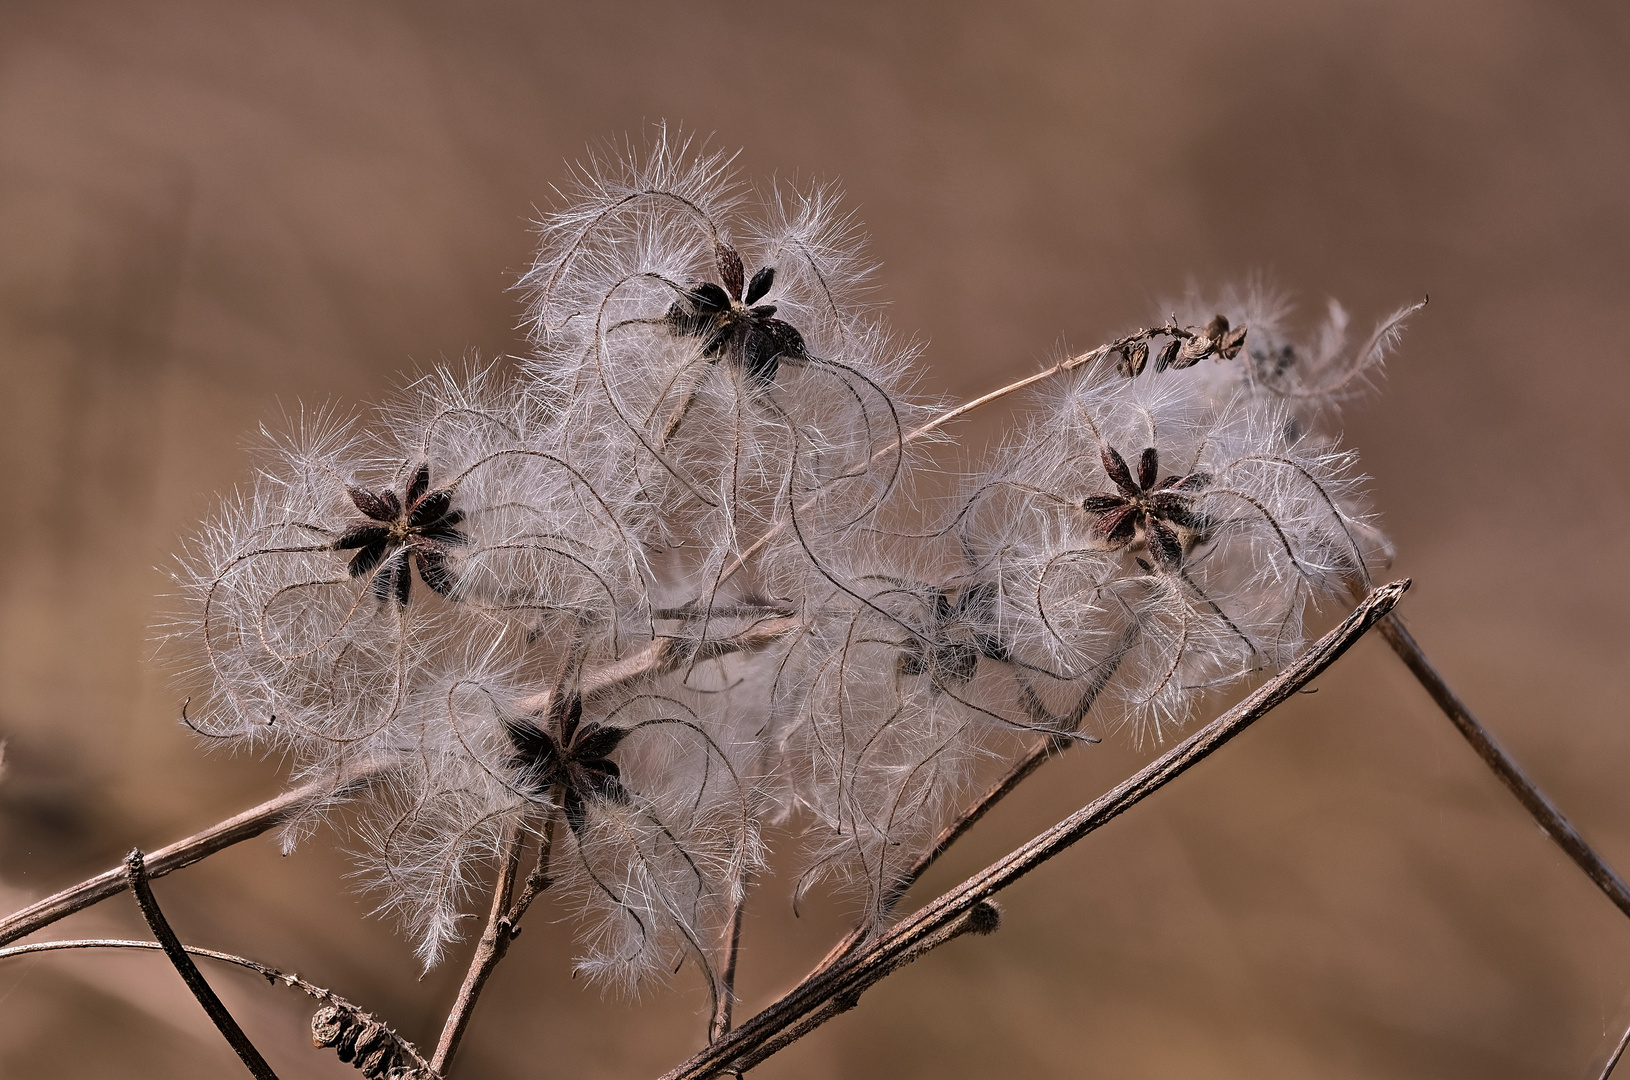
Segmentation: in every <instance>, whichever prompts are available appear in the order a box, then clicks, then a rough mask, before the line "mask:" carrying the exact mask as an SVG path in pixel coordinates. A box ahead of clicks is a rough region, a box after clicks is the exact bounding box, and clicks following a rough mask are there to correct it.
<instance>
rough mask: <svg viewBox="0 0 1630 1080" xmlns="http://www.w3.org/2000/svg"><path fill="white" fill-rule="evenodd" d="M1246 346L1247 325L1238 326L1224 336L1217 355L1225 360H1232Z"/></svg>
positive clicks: (1218, 345) (1219, 343)
mask: <svg viewBox="0 0 1630 1080" xmlns="http://www.w3.org/2000/svg"><path fill="white" fill-rule="evenodd" d="M1244 347H1245V327H1243V326H1240V327H1236V328H1235V329H1233V330H1230V331H1228V332H1227V333H1225V334H1224V335H1223V336H1222V340H1221V341H1220V342H1218V344H1217V355H1218V356H1220V357H1222V358H1223V359H1224V360H1232V359H1234V357H1236V356H1238V355H1239V351H1240V350H1241V349H1243V348H1244Z"/></svg>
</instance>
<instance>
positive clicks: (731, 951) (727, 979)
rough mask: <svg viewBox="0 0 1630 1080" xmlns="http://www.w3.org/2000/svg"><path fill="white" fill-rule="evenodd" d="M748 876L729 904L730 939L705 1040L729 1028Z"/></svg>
mask: <svg viewBox="0 0 1630 1080" xmlns="http://www.w3.org/2000/svg"><path fill="white" fill-rule="evenodd" d="M751 885H752V881H751V879H750V878H749V879H748V880H744V881H743V882H742V883H741V890H742V891H741V895H740V896H738V897H737V898H736V902H735V903H734V904H732V905H731V906H730V940H729V941H727V942H726V943H725V955H724V971H723V972H722V973H721V974H720V976H719V1000H718V1001H717V1002H715V1003H714V1006H713V1017H712V1019H711V1020H709V1021H708V1026H707V1041H708V1042H714V1041H716V1040H717V1039H718V1038H719V1037H720V1036H722V1035H723V1034H724V1033H725V1032H727V1031H729V1030H730V1018H731V1016H730V1014H731V1011H732V1010H733V1009H734V1007H735V1004H736V958H737V957H738V956H739V955H740V953H741V916H742V910H743V909H744V908H746V906H747V890H748V889H749V888H750V887H751Z"/></svg>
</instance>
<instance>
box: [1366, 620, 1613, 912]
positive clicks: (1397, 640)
mask: <svg viewBox="0 0 1630 1080" xmlns="http://www.w3.org/2000/svg"><path fill="white" fill-rule="evenodd" d="M1381 636H1382V637H1384V638H1386V639H1387V644H1389V645H1391V646H1392V651H1393V652H1395V653H1397V654H1398V656H1399V658H1400V659H1402V660H1403V662H1404V663H1405V664H1406V665H1408V667H1409V670H1410V671H1411V672H1412V673H1413V674H1414V676H1415V678H1416V680H1417V681H1419V682H1420V684H1421V686H1423V687H1425V689H1426V692H1427V693H1428V694H1430V695H1432V700H1433V701H1435V702H1436V703H1437V706H1438V708H1440V709H1442V710H1443V714H1444V715H1445V716H1447V717H1448V718H1449V720H1450V722H1451V723H1453V724H1454V726H1455V728H1456V729H1457V730H1458V731H1459V732H1460V734H1461V735H1463V736H1465V739H1466V741H1467V742H1469V743H1471V745H1472V749H1473V750H1475V751H1477V756H1478V757H1480V758H1482V759H1483V764H1485V765H1487V766H1488V767H1489V768H1490V769H1491V770H1493V772H1494V775H1495V776H1498V777H1499V778H1500V782H1501V783H1503V784H1505V786H1506V787H1507V788H1508V789H1509V790H1510V791H1511V794H1513V795H1515V796H1516V797H1517V801H1518V802H1520V803H1522V806H1523V809H1524V810H1527V811H1528V814H1529V816H1530V817H1532V818H1533V819H1534V820H1535V821H1537V822H1539V827H1540V828H1542V829H1544V830H1545V832H1546V834H1547V835H1548V836H1550V838H1551V839H1552V840H1555V841H1556V843H1557V846H1558V847H1560V848H1561V849H1562V850H1563V851H1565V852H1567V854H1568V858H1570V859H1572V860H1573V861H1574V862H1575V863H1576V864H1577V865H1578V867H1579V869H1581V870H1583V871H1584V872H1585V875H1586V876H1587V877H1589V878H1590V880H1592V881H1594V882H1595V883H1596V886H1597V888H1599V889H1601V890H1602V891H1603V892H1604V893H1606V894H1607V898H1608V899H1609V900H1611V901H1613V905H1614V906H1615V907H1617V908H1618V909H1619V910H1620V911H1622V912H1624V913H1625V914H1626V915H1630V888H1626V887H1625V884H1624V880H1623V879H1622V878H1620V877H1619V875H1618V874H1616V873H1614V871H1613V868H1612V867H1611V866H1609V865H1607V863H1606V861H1605V860H1603V859H1602V857H1601V856H1600V855H1598V854H1596V852H1595V850H1594V849H1593V848H1592V847H1591V846H1590V845H1589V844H1587V843H1586V842H1585V838H1584V837H1582V836H1580V835H1579V833H1578V831H1577V830H1575V829H1574V827H1573V826H1572V825H1571V824H1569V823H1568V819H1567V818H1565V817H1563V816H1562V812H1561V811H1560V810H1558V809H1557V808H1556V807H1554V806H1552V805H1551V800H1549V799H1547V798H1546V797H1545V794H1544V793H1543V792H1541V791H1540V790H1539V788H1537V787H1535V786H1534V782H1533V781H1532V780H1530V779H1528V777H1527V776H1526V775H1524V773H1523V771H1522V769H1521V767H1519V766H1518V765H1517V763H1516V762H1515V761H1513V760H1512V758H1511V755H1509V754H1507V753H1506V752H1505V750H1504V749H1502V748H1501V746H1500V744H1499V743H1498V742H1496V741H1495V739H1494V736H1493V735H1492V734H1491V733H1490V732H1489V730H1488V728H1486V727H1484V726H1483V725H1482V724H1480V723H1478V721H1477V717H1475V716H1473V715H1472V714H1471V710H1470V709H1468V708H1466V703H1465V702H1463V701H1461V700H1460V698H1459V696H1458V695H1456V694H1455V692H1454V691H1453V690H1451V689H1450V688H1449V684H1448V683H1446V682H1444V681H1443V676H1441V675H1439V674H1438V672H1437V669H1436V668H1434V667H1433V666H1432V664H1431V661H1429V660H1427V658H1426V654H1425V653H1424V652H1422V651H1421V647H1420V645H1418V644H1416V642H1415V639H1414V637H1412V636H1411V635H1410V633H1409V631H1408V630H1407V629H1405V628H1404V624H1403V622H1402V621H1400V620H1399V619H1398V618H1397V617H1395V616H1390V615H1389V616H1388V617H1387V618H1386V619H1385V620H1383V621H1382V623H1381Z"/></svg>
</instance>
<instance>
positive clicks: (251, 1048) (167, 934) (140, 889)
mask: <svg viewBox="0 0 1630 1080" xmlns="http://www.w3.org/2000/svg"><path fill="white" fill-rule="evenodd" d="M125 872H126V873H127V874H128V875H129V877H130V889H131V891H132V892H134V893H135V894H136V903H137V905H138V906H139V907H140V908H141V913H142V918H144V919H146V920H147V925H148V928H149V929H151V930H152V931H153V936H154V937H155V938H157V939H158V944H159V946H160V947H161V948H163V950H164V955H166V956H168V957H169V958H170V963H171V964H172V965H174V966H175V970H176V973H177V974H179V975H180V976H181V981H182V982H184V983H186V984H187V989H188V990H191V991H192V996H193V997H195V998H197V999H198V1004H199V1005H201V1006H202V1007H203V1009H204V1012H205V1013H206V1014H207V1015H208V1016H209V1018H210V1021H211V1022H213V1023H214V1025H215V1027H216V1030H218V1031H219V1032H220V1033H221V1036H222V1037H223V1038H225V1039H226V1041H227V1044H228V1045H230V1046H231V1047H232V1050H233V1052H234V1053H235V1054H237V1055H238V1058H239V1059H240V1060H241V1061H242V1062H243V1064H244V1067H245V1068H247V1069H248V1070H249V1075H251V1076H253V1077H254V1078H255V1080H277V1073H275V1072H273V1071H272V1067H271V1066H270V1065H268V1064H266V1059H265V1058H264V1057H262V1056H261V1054H260V1051H259V1050H257V1049H255V1044H254V1043H252V1042H250V1041H249V1036H247V1035H245V1034H244V1033H243V1028H241V1027H239V1026H238V1022H237V1021H236V1020H234V1019H233V1018H232V1014H231V1013H230V1012H228V1011H227V1008H226V1006H225V1005H223V1004H221V999H220V998H219V997H217V996H216V994H215V991H214V990H213V989H211V988H210V985H209V983H208V982H207V981H206V980H205V979H204V976H203V973H202V972H200V971H199V970H198V965H197V964H195V963H193V962H192V957H191V956H188V955H187V950H186V949H185V948H184V947H183V946H182V944H181V940H180V939H179V938H177V937H176V936H175V931H174V930H172V929H170V922H169V920H168V919H166V918H165V917H164V912H163V911H161V910H160V909H159V906H158V899H157V897H155V896H154V895H153V889H152V887H151V886H149V885H148V884H147V867H146V865H145V864H144V860H143V858H142V853H141V849H140V848H137V849H135V850H133V851H131V853H130V854H129V855H126V856H125Z"/></svg>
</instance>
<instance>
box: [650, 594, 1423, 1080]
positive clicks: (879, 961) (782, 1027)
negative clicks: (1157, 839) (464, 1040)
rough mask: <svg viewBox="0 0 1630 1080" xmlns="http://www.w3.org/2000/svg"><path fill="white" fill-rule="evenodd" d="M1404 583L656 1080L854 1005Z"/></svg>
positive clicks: (704, 1070)
mask: <svg viewBox="0 0 1630 1080" xmlns="http://www.w3.org/2000/svg"><path fill="white" fill-rule="evenodd" d="M1408 587H1409V582H1408V581H1407V580H1404V581H1395V582H1393V583H1391V584H1390V585H1383V586H1381V587H1380V588H1378V589H1376V590H1375V591H1374V592H1372V593H1371V594H1370V595H1369V596H1368V597H1366V598H1365V599H1364V601H1363V602H1362V603H1360V604H1359V605H1358V606H1357V607H1356V608H1355V609H1354V610H1353V612H1352V614H1350V615H1348V617H1347V618H1346V619H1345V620H1344V621H1343V622H1342V624H1341V625H1340V626H1338V627H1336V628H1335V629H1334V630H1332V631H1330V632H1329V633H1328V634H1326V635H1324V637H1322V638H1320V639H1319V640H1318V641H1316V642H1314V644H1313V645H1312V646H1311V647H1310V648H1309V649H1308V650H1307V651H1306V652H1304V653H1303V654H1302V656H1301V657H1300V658H1299V659H1298V660H1297V661H1296V662H1295V663H1294V664H1292V665H1291V666H1290V667H1288V668H1286V669H1285V670H1284V671H1282V672H1280V673H1279V674H1278V675H1276V676H1274V677H1273V678H1272V679H1269V680H1268V681H1267V682H1266V683H1264V684H1263V685H1262V686H1260V687H1259V688H1258V689H1257V690H1256V691H1255V692H1254V693H1252V694H1251V695H1250V696H1249V697H1247V698H1246V699H1245V700H1244V701H1242V702H1240V703H1239V704H1238V705H1236V706H1234V707H1233V708H1232V709H1230V710H1228V711H1227V712H1226V713H1224V714H1223V715H1222V716H1220V717H1218V718H1217V719H1216V720H1214V721H1212V722H1211V723H1210V724H1208V725H1207V726H1206V727H1204V728H1202V729H1201V730H1200V731H1197V732H1196V733H1195V734H1193V735H1191V736H1190V737H1189V738H1187V739H1185V740H1183V742H1181V743H1179V744H1178V745H1176V746H1174V747H1172V749H1171V750H1169V751H1167V752H1166V753H1165V754H1162V755H1161V756H1160V757H1159V758H1157V759H1155V760H1154V761H1153V762H1151V763H1150V764H1149V765H1147V766H1145V767H1144V768H1143V769H1141V770H1139V771H1138V772H1137V773H1136V774H1135V775H1133V776H1132V777H1130V778H1129V779H1127V780H1125V781H1123V782H1122V783H1121V784H1119V785H1118V786H1117V787H1115V788H1114V789H1113V790H1112V791H1109V792H1108V793H1106V794H1104V795H1103V796H1100V797H1099V798H1098V799H1095V800H1094V801H1093V802H1091V803H1089V804H1088V805H1087V806H1085V807H1082V808H1081V809H1080V810H1078V811H1076V812H1075V813H1074V814H1071V815H1070V816H1069V817H1067V818H1065V819H1064V820H1063V821H1061V822H1059V823H1058V824H1056V825H1054V826H1053V827H1052V828H1050V829H1048V830H1046V831H1045V832H1043V833H1041V834H1040V835H1039V836H1037V837H1035V838H1034V839H1033V840H1031V841H1030V842H1029V843H1027V844H1025V845H1023V846H1022V847H1020V848H1018V849H1017V850H1015V851H1014V852H1012V853H1011V854H1009V855H1007V856H1005V857H1003V858H1002V859H999V860H998V861H996V862H995V863H992V864H991V865H990V866H988V867H986V868H985V869H984V870H982V871H980V872H979V873H977V874H975V875H974V876H973V877H971V878H969V879H968V880H967V881H964V882H963V883H962V884H961V885H958V886H957V887H956V888H954V889H952V890H951V891H950V892H947V893H945V894H944V895H942V896H940V897H939V898H938V899H936V900H934V901H932V902H931V903H929V904H928V905H926V906H925V907H923V908H922V909H921V910H919V911H918V912H916V913H915V914H914V915H911V916H910V917H908V918H907V919H905V920H904V921H902V922H901V923H900V924H899V925H898V926H896V927H895V928H894V929H893V930H891V931H890V932H889V933H887V934H885V935H883V936H882V937H881V938H879V939H878V940H877V941H875V942H873V943H872V944H871V945H869V946H867V947H866V948H865V949H863V950H861V951H859V952H857V953H855V954H854V955H852V956H850V957H848V958H846V959H844V960H842V961H840V962H838V963H836V964H834V965H833V966H831V967H830V968H828V969H826V970H825V971H822V972H820V973H819V974H816V975H813V976H811V977H810V978H808V979H806V980H805V981H804V982H802V983H800V984H799V985H798V986H796V987H794V988H793V989H792V990H791V991H789V992H788V993H787V994H786V995H785V996H783V997H782V998H781V999H780V1000H779V1001H776V1002H775V1003H773V1004H772V1005H770V1006H769V1007H767V1008H766V1009H764V1010H763V1011H762V1012H760V1013H759V1014H758V1015H757V1016H754V1017H753V1018H752V1019H751V1020H748V1021H747V1022H746V1023H744V1024H742V1025H741V1026H740V1027H738V1028H737V1029H736V1030H735V1031H733V1032H731V1033H729V1034H728V1035H726V1036H724V1037H723V1038H721V1039H720V1040H718V1042H716V1043H713V1044H711V1045H709V1046H708V1047H706V1048H705V1049H703V1050H702V1051H701V1052H700V1053H698V1054H696V1055H695V1056H694V1057H692V1058H691V1059H690V1060H689V1061H687V1062H685V1063H684V1064H683V1065H681V1066H679V1067H678V1068H676V1069H674V1070H673V1071H671V1072H669V1073H667V1074H666V1075H665V1076H664V1077H663V1078H662V1080H703V1078H705V1077H711V1076H717V1075H719V1074H720V1073H721V1072H726V1071H730V1070H739V1069H741V1068H745V1067H746V1064H747V1063H750V1062H757V1061H760V1060H763V1056H764V1053H763V1052H764V1051H766V1048H767V1047H768V1046H770V1045H771V1044H772V1043H775V1044H777V1048H778V1049H779V1048H780V1047H781V1046H785V1045H790V1043H791V1042H792V1041H793V1040H794V1039H795V1038H797V1037H800V1036H801V1035H803V1034H806V1033H807V1032H808V1031H812V1030H814V1029H815V1028H816V1027H818V1026H819V1025H820V1023H822V1022H824V1020H825V1019H830V1018H831V1017H832V1016H836V1015H838V1013H840V1012H843V1011H845V1010H846V1009H848V1008H851V1007H853V1004H854V1000H855V999H857V998H858V997H859V995H860V993H861V992H862V991H864V990H865V989H866V988H867V987H869V986H871V985H872V984H873V983H875V982H876V981H877V980H878V979H880V978H882V977H883V976H885V975H887V974H888V973H889V972H891V971H893V970H895V969H896V968H898V966H899V965H900V964H901V963H904V962H906V961H908V960H910V959H914V958H916V957H917V956H920V955H922V953H923V952H924V951H926V950H927V949H928V948H932V947H933V946H934V945H935V944H938V943H939V942H940V941H942V940H946V939H944V938H943V937H941V936H940V935H943V934H944V933H945V932H946V931H948V930H950V929H951V928H953V927H954V926H956V925H957V923H958V921H959V920H961V919H964V918H966V917H968V915H969V913H970V912H972V911H973V910H974V909H975V908H976V907H977V906H978V905H980V904H982V903H986V902H988V901H989V900H990V898H991V897H992V896H994V895H995V894H996V893H997V892H999V891H1001V890H1002V889H1004V888H1006V887H1007V886H1009V885H1011V884H1013V882H1015V881H1017V880H1019V879H1020V878H1021V877H1023V876H1024V875H1025V874H1028V873H1029V872H1030V871H1032V870H1034V869H1035V868H1036V867H1038V866H1040V865H1041V864H1042V863H1044V862H1046V861H1047V860H1048V859H1051V858H1052V857H1053V856H1055V855H1057V854H1058V853H1059V852H1061V851H1063V850H1065V849H1066V848H1068V847H1069V846H1070V845H1072V844H1074V843H1076V842H1077V841H1078V840H1080V839H1081V838H1083V837H1085V836H1087V835H1088V834H1089V833H1091V832H1093V831H1095V830H1096V829H1098V828H1099V827H1100V826H1102V825H1104V824H1106V823H1107V822H1109V821H1111V820H1113V819H1114V818H1116V817H1118V816H1119V815H1120V814H1122V813H1124V812H1125V811H1126V810H1128V809H1130V808H1131V807H1132V806H1134V805H1136V804H1137V803H1139V802H1141V801H1142V800H1143V799H1145V798H1147V797H1148V796H1149V795H1152V794H1153V793H1154V792H1156V791H1158V790H1160V789H1161V788H1162V787H1164V786H1165V785H1166V784H1168V783H1170V782H1171V781H1173V780H1175V779H1176V778H1177V777H1178V776H1180V775H1182V774H1183V773H1184V772H1186V771H1187V770H1188V769H1189V768H1190V767H1192V766H1194V765H1196V764H1198V763H1199V762H1200V761H1202V760H1203V759H1205V758H1206V757H1208V756H1210V754H1211V753H1212V752H1214V751H1215V750H1217V749H1219V748H1220V747H1222V746H1223V745H1224V744H1225V743H1227V742H1228V741H1229V740H1230V739H1232V738H1233V737H1234V736H1235V735H1238V734H1239V733H1240V732H1241V731H1244V730H1245V729H1246V728H1247V727H1249V726H1250V725H1251V724H1252V723H1254V722H1255V721H1257V720H1258V719H1260V718H1261V717H1263V716H1265V715H1267V713H1268V712H1270V711H1271V710H1272V709H1273V708H1274V707H1275V706H1277V705H1279V704H1281V703H1282V702H1284V701H1285V700H1286V699H1287V698H1289V697H1290V696H1291V695H1293V694H1295V693H1296V691H1298V690H1300V689H1301V688H1302V687H1303V686H1305V685H1306V684H1307V683H1308V682H1309V681H1311V680H1312V679H1313V678H1315V677H1316V676H1318V675H1319V674H1320V673H1321V672H1323V671H1324V670H1325V669H1326V668H1327V667H1329V666H1330V664H1331V663H1333V662H1334V661H1335V660H1336V658H1337V657H1339V656H1341V654H1342V653H1344V652H1346V651H1347V649H1348V648H1349V647H1350V646H1351V645H1352V644H1353V643H1354V642H1355V641H1357V640H1358V639H1359V638H1360V637H1362V636H1363V635H1364V633H1365V632H1366V631H1367V630H1369V629H1370V628H1371V627H1372V626H1374V625H1375V624H1376V622H1377V621H1378V620H1380V619H1381V618H1382V617H1383V616H1384V615H1386V614H1387V612H1389V611H1390V610H1392V608H1393V606H1394V605H1395V604H1397V603H1398V601H1399V600H1400V599H1401V598H1402V597H1403V594H1404V591H1405V590H1406V589H1407V588H1408ZM818 1017H819V1019H817V1018H818Z"/></svg>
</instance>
